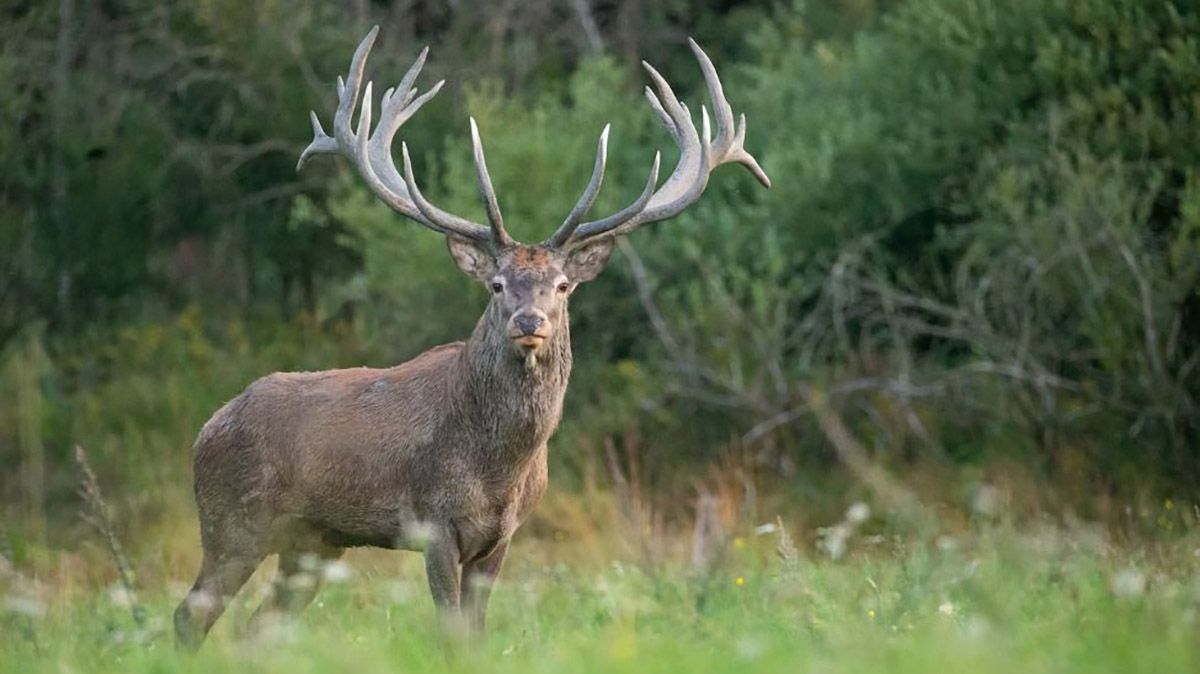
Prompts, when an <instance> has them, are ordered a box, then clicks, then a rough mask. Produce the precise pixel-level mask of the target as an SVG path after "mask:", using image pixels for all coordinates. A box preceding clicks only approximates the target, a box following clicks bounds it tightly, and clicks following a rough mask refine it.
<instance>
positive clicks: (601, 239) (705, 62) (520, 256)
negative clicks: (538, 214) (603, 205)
mask: <svg viewBox="0 0 1200 674" xmlns="http://www.w3.org/2000/svg"><path fill="white" fill-rule="evenodd" d="M378 33H379V27H378V26H376V27H374V28H372V29H371V32H370V33H368V34H367V36H366V37H365V38H363V40H362V42H361V43H359V45H358V48H357V49H356V50H355V52H354V57H353V59H352V60H351V62H350V71H349V73H348V75H347V76H346V79H345V80H343V79H342V78H341V77H339V78H338V82H337V93H338V107H337V112H336V113H335V115H334V121H333V132H334V133H333V136H332V137H330V136H329V135H327V134H326V133H325V131H324V129H323V128H322V127H321V123H320V121H319V120H318V119H317V114H316V113H315V112H313V113H311V117H312V126H313V141H312V143H311V144H309V146H308V147H307V148H305V150H304V152H303V153H302V154H301V155H300V161H299V163H297V165H296V169H297V170H299V169H300V168H302V167H303V166H304V164H305V163H306V162H307V161H308V160H309V158H311V157H312V156H313V155H316V154H340V155H342V156H344V157H345V158H346V159H348V160H350V162H351V163H352V164H353V165H354V167H355V169H356V170H357V171H358V173H359V175H360V176H362V178H363V180H365V181H366V183H367V185H368V187H370V189H371V191H372V192H374V193H375V195H376V196H377V197H379V198H380V199H382V200H383V201H384V202H385V203H386V204H388V206H390V207H391V208H392V209H393V210H395V211H397V212H398V213H401V214H402V215H405V216H407V217H408V218H410V219H412V220H414V221H416V222H418V223H420V224H422V225H424V226H425V227H428V228H429V229H432V230H434V231H436V232H439V233H441V234H443V235H445V236H446V242H447V245H448V247H449V249H450V254H451V257H453V259H454V261H455V262H456V263H457V264H458V267H459V269H461V270H462V271H463V272H464V273H466V274H467V275H468V276H470V277H471V278H474V279H475V280H477V281H479V282H481V283H483V284H484V285H485V286H486V287H487V288H488V289H489V291H490V292H491V293H492V300H491V301H492V304H493V306H492V309H493V310H495V311H496V312H498V315H499V317H500V319H501V321H502V322H503V325H504V326H505V328H506V330H507V334H508V336H509V337H510V338H511V340H512V344H513V349H514V351H515V352H516V353H517V354H519V355H521V356H523V357H525V358H526V359H527V360H529V361H530V362H532V359H533V358H534V357H535V354H536V353H537V351H538V350H539V349H540V348H542V346H543V344H544V343H545V342H546V341H547V340H549V339H550V338H551V337H552V336H553V333H554V331H555V329H556V328H557V326H558V325H559V321H560V320H561V319H562V317H564V316H565V315H566V303H567V299H568V298H569V297H570V295H571V292H572V291H573V290H574V289H575V287H576V286H577V285H579V284H580V283H583V282H585V281H590V280H592V279H593V278H595V277H596V275H597V274H599V273H600V270H601V269H603V267H604V265H605V264H606V263H607V262H608V259H609V257H610V255H611V254H612V250H613V246H614V244H615V241H616V238H617V237H618V236H621V235H623V234H628V233H629V232H631V231H633V230H634V229H637V228H638V227H640V226H642V225H645V224H647V223H650V222H655V221H658V220H665V219H668V218H671V217H673V216H675V215H677V214H678V213H680V212H681V211H683V209H684V208H686V207H687V206H689V205H690V204H692V203H693V202H695V201H696V200H697V199H698V198H699V197H700V195H701V194H702V193H703V192H704V188H705V186H706V185H707V184H708V177H709V174H711V173H712V171H713V170H714V169H715V168H716V167H718V166H720V165H721V164H727V163H731V162H732V163H739V164H742V165H743V166H745V167H746V168H747V169H749V170H750V172H751V173H752V174H754V177H755V178H757V179H758V181H759V182H760V183H762V184H763V186H764V187H770V186H771V181H770V179H769V178H768V177H767V174H766V173H765V172H764V171H763V170H762V168H761V167H760V166H759V165H758V162H757V161H756V160H755V159H754V157H753V156H751V155H750V153H748V152H746V150H745V148H744V147H743V141H744V139H745V134H746V118H745V115H742V116H741V117H740V119H739V120H738V121H737V123H736V125H735V123H734V117H733V109H732V108H731V107H730V105H729V102H728V101H727V100H725V94H724V90H723V89H722V87H721V80H720V79H719V78H718V76H717V71H716V68H714V67H713V64H712V61H710V60H709V58H708V56H707V55H706V54H705V53H704V51H703V50H702V49H700V47H699V45H697V44H696V43H695V41H693V40H691V39H689V40H688V43H689V45H690V46H691V48H692V52H693V53H695V55H696V58H697V60H698V61H699V62H700V68H701V70H702V71H703V73H704V79H705V82H706V83H707V85H708V92H709V96H710V98H711V100H712V106H713V112H714V115H715V118H716V126H717V133H716V138H713V137H712V132H711V129H710V121H709V114H708V109H707V108H706V107H701V113H702V114H701V119H702V129H703V131H702V132H698V131H697V130H696V126H695V124H694V123H693V120H692V116H691V113H690V112H689V110H688V109H687V106H685V105H684V104H683V103H681V102H680V101H679V99H678V98H676V96H675V93H674V92H673V91H672V90H671V86H670V85H669V84H668V83H667V81H666V80H665V79H663V77H662V76H661V75H660V74H659V73H658V71H656V70H655V69H654V68H653V67H651V66H650V64H648V63H646V62H644V61H643V62H642V65H643V66H644V67H645V69H646V71H647V72H648V73H649V75H650V79H651V80H652V81H653V83H654V89H651V88H650V87H646V98H647V99H648V100H649V102H650V107H651V108H652V109H653V110H654V112H655V113H656V114H657V115H658V117H659V119H660V120H661V121H662V124H663V126H664V127H666V130H667V133H669V134H670V135H671V137H672V138H673V139H674V140H675V142H676V143H677V144H678V145H679V149H680V155H679V163H678V164H677V165H676V166H675V170H674V171H672V172H671V175H670V177H668V178H667V180H666V182H665V183H663V184H662V185H661V186H658V169H659V162H660V158H661V153H658V152H656V153H655V155H654V161H653V163H652V164H651V168H650V175H649V177H648V178H647V180H646V187H645V189H643V190H642V193H641V195H640V196H638V198H637V199H635V200H634V202H633V203H631V204H629V205H628V206H627V207H625V208H623V209H621V210H620V211H618V212H616V213H613V214H612V215H609V216H607V217H603V218H600V219H596V220H585V218H586V217H587V214H588V211H589V210H590V209H591V206H592V203H593V202H594V201H595V200H596V196H597V195H598V194H599V192H600V186H601V183H602V182H603V181H604V167H605V161H606V158H607V150H608V134H609V127H608V126H605V127H604V130H603V131H602V132H601V134H600V141H599V146H598V149H597V152H596V162H595V166H594V168H593V170H592V177H591V179H590V180H589V181H588V185H587V187H586V188H585V189H584V191H583V194H582V195H580V197H579V200H578V202H577V203H576V204H575V207H574V208H572V209H571V212H570V213H568V214H567V217H566V218H565V219H564V220H563V222H562V224H561V225H559V227H558V229H557V230H556V231H555V232H554V234H552V235H551V236H550V237H549V238H548V239H546V240H545V241H542V242H541V243H539V244H536V245H525V244H521V243H518V242H516V241H514V240H513V239H512V237H511V236H509V235H508V232H507V231H505V229H504V218H503V216H502V215H501V213H500V206H499V203H498V201H497V199H496V193H495V190H493V188H492V181H491V178H490V177H489V175H488V170H487V163H486V161H485V159H484V153H483V143H482V142H481V140H480V138H479V129H478V126H477V125H476V123H475V120H474V118H472V119H471V143H472V146H473V148H474V155H475V168H476V172H477V174H478V178H479V189H480V193H481V195H482V197H483V204H484V208H485V210H486V212H487V218H488V224H487V225H483V224H479V223H476V222H472V221H470V220H467V219H465V218H462V217H459V216H457V215H453V214H451V213H447V212H446V211H443V210H442V209H440V208H438V207H437V206H435V205H433V204H431V203H429V201H428V200H426V199H425V198H424V197H423V196H422V195H421V190H420V189H419V188H418V186H417V183H416V179H415V178H414V177H413V170H412V161H411V160H410V159H409V155H408V146H407V144H405V143H401V155H402V157H403V164H404V174H403V176H401V174H400V172H399V171H398V170H397V168H396V164H395V161H394V159H393V157H392V149H391V148H392V140H393V138H394V137H395V135H396V132H397V131H398V130H399V129H400V126H401V125H403V124H404V122H406V121H407V120H408V119H409V118H410V117H412V115H413V114H414V113H416V112H417V110H419V109H420V108H421V106H422V105H424V104H425V103H426V102H427V101H428V100H429V99H430V98H432V97H433V96H434V95H435V94H436V93H437V92H438V90H439V89H441V87H442V85H443V84H444V81H442V82H438V83H437V84H436V85H434V86H433V87H432V88H431V89H430V90H429V91H427V92H425V93H424V94H421V95H419V96H418V95H417V90H416V89H415V88H413V84H414V83H415V81H416V78H417V75H418V74H419V73H420V71H421V67H422V66H423V65H424V63H425V57H426V56H427V55H428V53H429V48H428V47H426V48H425V49H424V50H422V51H421V54H420V55H419V56H418V57H417V60H416V62H415V63H413V65H412V67H410V68H409V70H408V72H407V73H406V74H405V75H404V77H403V78H402V79H401V80H400V83H399V84H398V85H397V86H395V87H393V88H390V89H388V90H387V91H385V92H384V94H383V99H382V103H381V106H380V119H379V122H378V124H376V126H375V130H374V132H372V131H371V121H372V120H371V116H372V99H373V97H372V94H371V82H367V84H366V86H365V87H363V86H362V81H363V72H364V70H365V68H366V61H367V55H368V54H369V53H370V51H371V47H372V46H373V45H374V43H375V38H376V36H377V35H378ZM360 90H361V93H362V97H361V98H362V107H361V109H360V111H359V118H358V127H357V129H352V128H351V125H350V122H351V117H352V116H353V115H354V110H355V107H356V106H357V105H358V102H359V94H360Z"/></svg>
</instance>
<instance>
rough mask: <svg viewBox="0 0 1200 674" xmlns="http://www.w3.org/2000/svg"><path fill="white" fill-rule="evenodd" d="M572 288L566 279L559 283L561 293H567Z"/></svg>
mask: <svg viewBox="0 0 1200 674" xmlns="http://www.w3.org/2000/svg"><path fill="white" fill-rule="evenodd" d="M570 289H571V286H570V284H568V283H567V282H566V281H563V282H562V283H560V284H558V292H560V293H565V292H567V291H568V290H570Z"/></svg>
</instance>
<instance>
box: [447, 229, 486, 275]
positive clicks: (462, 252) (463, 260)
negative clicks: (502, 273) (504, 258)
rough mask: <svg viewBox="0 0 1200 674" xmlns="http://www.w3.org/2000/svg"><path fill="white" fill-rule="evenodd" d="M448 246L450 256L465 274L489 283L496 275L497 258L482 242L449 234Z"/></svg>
mask: <svg viewBox="0 0 1200 674" xmlns="http://www.w3.org/2000/svg"><path fill="white" fill-rule="evenodd" d="M446 247H447V248H449V249H450V257H452V258H454V263H455V264H457V265H458V268H459V269H461V270H462V271H463V273H464V274H466V275H467V276H470V277H471V278H473V279H475V280H476V281H480V282H481V283H487V282H488V281H490V280H491V278H492V277H493V276H495V275H496V258H495V257H493V256H492V251H490V250H488V249H487V248H484V247H483V246H481V245H480V244H478V243H476V242H474V241H471V240H469V239H464V238H462V237H458V236H447V237H446Z"/></svg>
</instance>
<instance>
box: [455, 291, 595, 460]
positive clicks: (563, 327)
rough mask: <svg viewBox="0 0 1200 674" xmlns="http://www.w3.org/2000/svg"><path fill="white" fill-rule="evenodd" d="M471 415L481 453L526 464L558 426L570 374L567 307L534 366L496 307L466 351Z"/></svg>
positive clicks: (487, 313)
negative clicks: (520, 349)
mask: <svg viewBox="0 0 1200 674" xmlns="http://www.w3.org/2000/svg"><path fill="white" fill-rule="evenodd" d="M463 365H464V368H465V371H466V374H467V391H466V393H467V400H468V403H469V404H468V407H469V409H470V410H471V412H470V416H471V419H472V420H473V422H474V424H475V425H476V427H477V428H478V429H479V430H480V432H481V434H482V436H483V437H481V438H480V443H479V446H478V447H477V451H478V452H480V453H483V454H484V455H486V456H487V457H488V458H491V459H492V460H500V461H501V462H503V463H504V464H507V465H512V466H514V467H516V466H519V465H522V464H523V463H524V461H525V460H527V459H528V458H529V457H531V456H532V455H533V453H534V452H535V450H537V448H538V447H540V446H541V445H542V444H544V443H545V442H546V441H547V440H548V439H549V438H550V434H551V433H553V432H554V429H555V428H556V427H557V426H558V420H559V417H560V416H561V414H562V403H563V397H564V396H565V394H566V391H567V381H568V379H569V378H570V376H571V328H570V319H569V317H568V315H567V311H566V308H565V307H564V308H563V311H562V312H561V314H560V316H559V318H558V321H557V324H556V325H555V326H554V329H553V332H552V333H551V337H550V338H549V339H548V340H546V342H545V343H544V344H543V345H542V347H541V348H540V349H539V350H538V353H537V357H536V358H535V359H533V362H532V363H530V362H529V360H528V359H526V358H524V357H522V355H521V354H520V353H519V352H518V351H517V350H516V349H514V348H513V344H512V340H511V339H510V338H509V336H508V331H507V329H506V328H505V320H504V317H503V316H501V315H500V310H499V308H498V307H496V306H495V305H494V304H489V305H488V308H487V311H485V312H484V314H483V316H482V317H480V319H479V323H478V324H476V326H475V330H474V332H472V333H471V338H470V339H469V340H468V341H467V343H466V347H465V348H464V349H463Z"/></svg>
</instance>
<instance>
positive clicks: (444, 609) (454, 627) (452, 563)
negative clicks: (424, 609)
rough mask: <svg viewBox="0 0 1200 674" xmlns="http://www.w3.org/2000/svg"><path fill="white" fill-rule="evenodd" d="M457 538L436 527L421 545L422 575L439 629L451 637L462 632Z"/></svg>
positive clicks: (442, 528) (451, 532) (449, 529)
mask: <svg viewBox="0 0 1200 674" xmlns="http://www.w3.org/2000/svg"><path fill="white" fill-rule="evenodd" d="M459 561H460V553H459V550H458V540H457V537H456V536H455V535H454V532H453V530H452V529H451V528H450V527H439V528H438V529H437V531H436V532H435V533H434V535H433V538H432V540H430V541H429V545H428V546H427V547H426V548H425V575H426V576H427V577H428V579H429V591H430V593H431V594H433V603H434V604H436V605H437V609H438V617H439V619H440V620H441V623H442V628H443V630H445V632H446V634H447V635H448V636H451V637H458V636H460V635H462V634H463V633H465V631H466V630H465V629H464V628H465V626H464V624H463V616H462V604H461V601H462V586H461V584H460V582H459V574H460V570H461V568H460V566H459Z"/></svg>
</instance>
